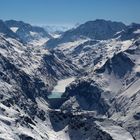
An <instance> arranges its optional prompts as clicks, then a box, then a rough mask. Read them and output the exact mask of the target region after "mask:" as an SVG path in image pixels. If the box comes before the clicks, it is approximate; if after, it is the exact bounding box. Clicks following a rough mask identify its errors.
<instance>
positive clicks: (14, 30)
mask: <svg viewBox="0 0 140 140" xmlns="http://www.w3.org/2000/svg"><path fill="white" fill-rule="evenodd" d="M10 29H11V30H12V31H13V32H14V33H16V32H17V30H18V27H11V28H10Z"/></svg>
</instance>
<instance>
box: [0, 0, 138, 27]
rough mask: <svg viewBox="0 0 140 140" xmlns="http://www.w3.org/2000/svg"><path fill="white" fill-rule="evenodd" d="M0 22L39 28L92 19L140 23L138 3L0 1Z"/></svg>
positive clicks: (130, 0)
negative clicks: (12, 20) (16, 21)
mask: <svg viewBox="0 0 140 140" xmlns="http://www.w3.org/2000/svg"><path fill="white" fill-rule="evenodd" d="M0 19H3V20H7V19H16V20H23V21H25V22H29V23H32V24H42V25H45V24H46V25H47V24H49V25H50V24H53V25H57V24H59V25H74V24H76V23H83V22H85V21H88V20H95V19H107V20H113V21H122V22H124V23H126V24H129V23H131V22H139V23H140V0H0Z"/></svg>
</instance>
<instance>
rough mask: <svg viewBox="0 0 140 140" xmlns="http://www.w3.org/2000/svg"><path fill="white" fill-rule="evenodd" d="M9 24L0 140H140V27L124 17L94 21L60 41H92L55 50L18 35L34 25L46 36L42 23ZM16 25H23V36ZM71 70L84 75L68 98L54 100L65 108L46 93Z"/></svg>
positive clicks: (2, 39)
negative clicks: (126, 22) (39, 25)
mask: <svg viewBox="0 0 140 140" xmlns="http://www.w3.org/2000/svg"><path fill="white" fill-rule="evenodd" d="M6 24H7V25H6ZM6 24H5V23H3V22H0V27H2V28H1V29H0V32H1V33H2V34H0V125H1V127H0V139H6V140H7V139H11V140H20V139H23V140H24V139H25V140H28V139H29V140H30V139H31V140H36V139H37V140H44V139H45V140H54V139H57V140H87V139H89V140H124V139H125V140H128V139H129V140H139V139H140V135H139V132H140V131H139V128H140V111H139V110H140V103H139V101H140V85H139V83H140V61H139V56H140V40H139V39H137V38H138V37H139V30H138V29H139V25H136V24H135V29H129V28H128V27H126V26H125V25H124V24H122V23H116V22H110V21H104V20H96V21H92V22H87V23H86V24H83V25H80V26H79V27H78V28H76V29H72V30H70V31H67V32H66V33H64V34H63V35H62V37H61V38H59V39H58V40H57V41H58V42H57V41H56V42H54V43H56V44H55V45H57V43H58V44H59V43H62V42H63V43H64V42H65V41H75V40H76V41H78V40H79V37H80V39H81V38H84V39H85V38H87V37H88V38H90V39H89V40H87V39H86V40H84V41H83V40H82V41H81V40H80V41H79V42H78V43H77V42H74V43H72V42H71V43H72V44H71V43H70V46H67V45H68V43H66V44H65V45H64V46H61V45H60V46H59V49H58V48H55V49H54V50H51V51H49V50H47V49H44V48H41V47H40V48H38V47H37V46H30V45H27V44H28V43H27V44H23V43H22V42H21V41H20V40H19V38H22V39H23V40H24V39H26V37H30V35H31V34H32V35H33V34H34V33H33V31H34V32H38V33H39V34H42V32H43V30H42V29H41V28H35V27H31V26H30V25H29V24H25V23H23V22H16V21H7V22H6ZM15 26H16V27H17V26H18V28H20V29H17V28H16V29H17V31H16V35H15V33H14V32H12V29H14V31H15V28H13V27H15ZM101 26H102V27H103V28H100V27H101ZM8 27H9V28H8ZM132 27H134V25H132ZM3 28H4V29H3ZM10 28H12V29H10ZM24 29H25V30H24ZM90 29H93V30H94V32H93V31H92V30H90ZM122 29H124V31H122V32H120V33H117V34H116V37H117V38H113V37H114V36H113V35H114V34H115V33H116V32H117V31H121V30H122ZM18 30H19V32H18ZM127 30H130V32H131V33H132V35H131V34H130V35H129V32H126V31H127ZM24 31H25V32H24ZM30 31H31V32H30ZM124 32H125V33H124ZM8 33H9V34H8ZM29 33H30V35H29ZM73 33H74V34H75V35H73ZM18 34H19V36H20V37H19V36H17V35H18ZM118 34H119V35H120V37H119V36H118ZM134 34H136V35H134ZM26 35H27V36H26ZM28 35H29V36H28ZM133 35H134V36H133ZM42 36H43V37H44V36H46V35H45V33H44V34H42ZM93 36H94V37H93ZM121 37H122V38H121ZM112 38H113V39H112ZM30 39H31V40H32V39H33V38H29V40H30ZM95 39H98V40H95ZM102 39H104V41H102ZM106 39H108V40H106ZM126 39H133V40H127V41H126ZM29 40H27V42H28V41H29ZM122 40H123V41H122ZM124 40H125V41H124ZM61 41H62V42H61ZM82 70H84V71H82ZM81 71H82V72H81ZM69 76H79V78H78V77H77V79H76V80H75V81H74V82H73V83H71V84H70V85H69V86H68V87H66V91H65V93H64V94H63V95H62V98H61V100H59V99H58V98H56V99H54V100H55V101H56V102H57V103H59V106H60V108H59V107H58V106H57V105H56V106H57V109H55V107H54V108H53V109H52V108H50V104H49V103H50V102H49V100H48V98H47V95H48V94H49V92H50V91H51V90H52V88H53V86H54V85H55V84H56V82H57V81H58V80H61V79H63V78H67V77H69Z"/></svg>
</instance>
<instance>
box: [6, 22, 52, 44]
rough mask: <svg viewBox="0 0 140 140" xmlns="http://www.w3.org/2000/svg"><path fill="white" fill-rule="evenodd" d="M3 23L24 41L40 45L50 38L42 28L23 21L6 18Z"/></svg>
mask: <svg viewBox="0 0 140 140" xmlns="http://www.w3.org/2000/svg"><path fill="white" fill-rule="evenodd" d="M5 24H6V26H7V27H9V28H10V29H11V30H12V31H13V32H14V33H16V34H17V35H18V36H19V37H20V38H21V39H22V40H23V41H24V42H26V43H30V44H33V45H39V46H41V45H43V44H44V43H45V42H47V41H48V40H49V39H50V38H52V37H51V35H50V34H49V33H48V32H47V31H45V30H44V28H42V27H38V26H32V25H30V24H28V23H24V22H23V21H16V20H8V21H5Z"/></svg>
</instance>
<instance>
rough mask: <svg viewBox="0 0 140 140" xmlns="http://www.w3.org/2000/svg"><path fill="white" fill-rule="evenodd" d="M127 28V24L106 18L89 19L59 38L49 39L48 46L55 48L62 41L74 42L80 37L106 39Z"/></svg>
mask: <svg viewBox="0 0 140 140" xmlns="http://www.w3.org/2000/svg"><path fill="white" fill-rule="evenodd" d="M125 28H126V25H125V24H123V23H121V22H112V21H106V20H95V21H88V22H86V23H84V24H82V25H80V26H78V27H77V28H73V29H71V30H68V31H66V32H65V33H64V34H63V35H62V36H60V37H59V38H57V39H51V40H49V41H48V42H47V44H46V47H48V48H54V47H56V46H58V45H59V44H61V43H67V42H74V41H76V40H79V39H95V40H106V39H110V38H112V37H113V35H114V34H115V33H116V32H119V31H122V30H123V29H125Z"/></svg>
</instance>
